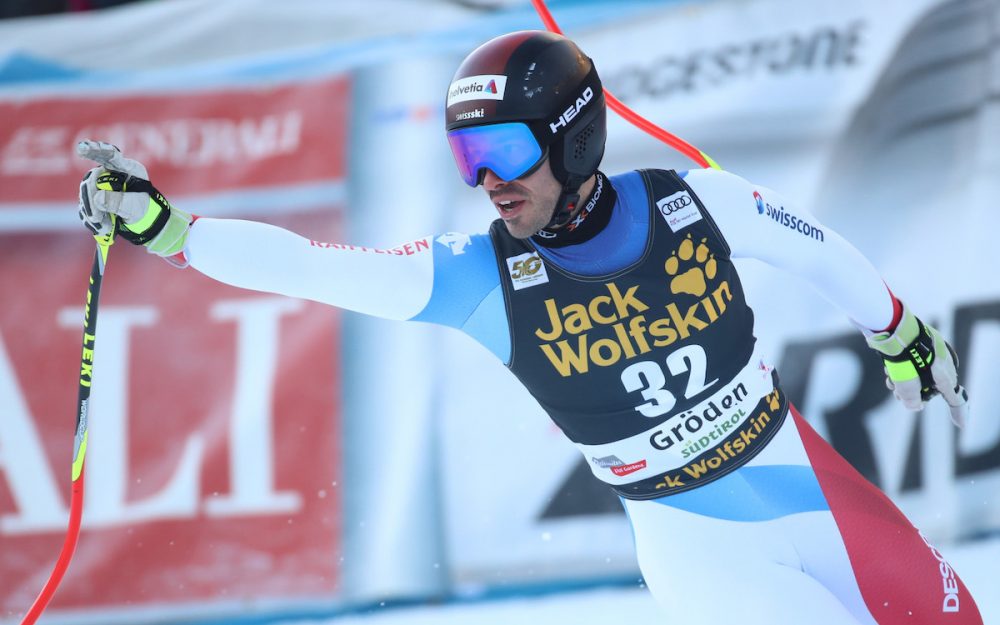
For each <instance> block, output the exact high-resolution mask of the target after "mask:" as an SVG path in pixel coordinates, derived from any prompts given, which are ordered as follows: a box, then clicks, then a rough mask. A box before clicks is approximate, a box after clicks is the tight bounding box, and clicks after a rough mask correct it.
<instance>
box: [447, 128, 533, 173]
mask: <svg viewBox="0 0 1000 625" xmlns="http://www.w3.org/2000/svg"><path fill="white" fill-rule="evenodd" d="M448 144H449V145H451V152H452V154H454V156H455V163H456V164H457V165H458V172H459V173H460V174H461V175H462V180H464V181H465V184H467V185H469V186H470V187H475V186H478V185H479V184H480V182H481V180H482V175H483V170H484V169H489V170H490V171H492V172H493V173H494V174H496V175H497V176H499V177H500V178H501V179H502V180H504V181H507V182H509V181H511V180H514V179H516V178H520V177H521V176H523V175H525V174H527V173H530V172H532V171H533V170H534V169H536V168H537V167H538V166H539V165H540V164H541V163H542V161H544V160H545V150H543V149H542V147H541V146H540V145H538V140H537V139H535V135H534V134H532V132H531V129H530V128H528V126H527V124H524V123H522V122H508V123H503V124H490V125H488V126H470V127H467V128H458V129H456V130H452V131H450V132H449V133H448Z"/></svg>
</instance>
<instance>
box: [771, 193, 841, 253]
mask: <svg viewBox="0 0 1000 625" xmlns="http://www.w3.org/2000/svg"><path fill="white" fill-rule="evenodd" d="M753 199H754V202H756V204H757V214H759V215H765V216H767V217H770V218H771V219H772V220H773V221H774V222H775V223H777V224H779V225H782V226H784V227H786V228H788V229H790V230H794V231H796V232H798V233H799V234H801V235H804V236H807V237H809V238H810V239H815V240H817V241H823V240H825V238H826V237H825V235H824V234H823V229H822V228H818V227H816V226H814V225H812V224H811V223H809V222H808V221H806V220H804V219H802V218H801V217H799V216H797V215H793V214H792V213H789V212H787V211H786V210H785V207H784V206H774V205H772V204H771V203H769V202H767V201H765V200H764V198H763V197H762V196H761V194H760V193H758V192H757V191H754V192H753Z"/></svg>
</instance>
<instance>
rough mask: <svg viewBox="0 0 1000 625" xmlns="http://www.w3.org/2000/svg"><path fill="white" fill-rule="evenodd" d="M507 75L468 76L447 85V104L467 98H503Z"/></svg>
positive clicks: (464, 100) (465, 100) (450, 104)
mask: <svg viewBox="0 0 1000 625" xmlns="http://www.w3.org/2000/svg"><path fill="white" fill-rule="evenodd" d="M506 86H507V77H506V76H498V75H493V74H489V75H483V76H469V77H468V78H462V79H460V80H456V81H455V82H453V83H451V86H450V87H448V103H447V106H452V105H453V104H458V103H459V102H468V101H469V100H503V94H504V90H505V88H506Z"/></svg>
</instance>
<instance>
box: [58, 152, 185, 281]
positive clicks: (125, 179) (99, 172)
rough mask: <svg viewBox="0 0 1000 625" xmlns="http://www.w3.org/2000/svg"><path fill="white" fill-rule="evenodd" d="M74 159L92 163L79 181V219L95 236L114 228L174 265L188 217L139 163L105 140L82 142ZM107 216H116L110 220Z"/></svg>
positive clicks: (182, 243)
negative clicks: (159, 188) (155, 185)
mask: <svg viewBox="0 0 1000 625" xmlns="http://www.w3.org/2000/svg"><path fill="white" fill-rule="evenodd" d="M76 153H77V155H79V156H81V157H83V158H86V159H90V160H92V161H95V162H96V163H98V164H99V165H101V166H100V167H95V168H94V169H91V170H90V171H88V172H87V173H86V175H84V177H83V180H82V181H81V182H80V197H79V200H80V213H79V214H80V219H81V220H82V221H83V224H84V225H85V226H86V227H87V228H89V229H90V230H91V232H93V233H94V234H97V235H106V234H108V233H109V232H111V230H112V229H114V230H115V231H116V233H117V234H118V236H120V237H122V238H124V239H126V240H127V241H129V242H131V243H134V244H136V245H144V246H145V247H146V249H147V250H148V251H149V252H151V253H153V254H157V255H158V256H163V257H164V258H166V259H167V260H168V261H170V262H172V263H173V264H178V262H177V261H176V260H174V257H176V255H177V254H179V253H180V252H181V251H182V250H183V249H184V243H185V241H186V240H187V234H188V231H189V229H190V227H191V222H192V218H191V215H190V214H188V213H186V212H184V211H182V210H180V209H178V208H176V207H174V206H171V205H170V203H169V202H167V200H166V198H164V197H163V195H162V194H161V193H160V192H159V191H157V190H156V188H155V187H153V185H152V183H150V182H149V180H148V175H149V174H148V173H147V171H146V168H145V167H144V166H143V165H142V163H140V162H138V161H136V160H133V159H130V158H125V157H124V156H123V155H122V153H121V151H120V150H119V149H118V148H117V147H115V146H113V145H111V144H110V143H105V142H103V141H89V140H87V141H81V142H80V143H78V144H77V145H76ZM111 215H117V216H118V219H117V220H112V219H111Z"/></svg>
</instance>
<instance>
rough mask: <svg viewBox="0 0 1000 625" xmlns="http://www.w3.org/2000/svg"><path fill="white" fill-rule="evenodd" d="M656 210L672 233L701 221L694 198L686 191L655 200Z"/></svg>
mask: <svg viewBox="0 0 1000 625" xmlns="http://www.w3.org/2000/svg"><path fill="white" fill-rule="evenodd" d="M656 208H657V209H658V210H659V211H660V214H661V215H663V219H664V220H666V222H667V225H668V226H670V229H671V230H673V231H674V232H677V231H679V230H681V229H683V228H686V227H687V226H690V225H691V224H693V223H694V222H696V221H699V220H700V219H701V212H700V211H699V210H698V205H697V204H695V203H694V198H693V197H691V194H690V193H688V192H687V191H678V192H677V193H674V194H672V195H668V196H667V197H665V198H660V199H659V200H656Z"/></svg>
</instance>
